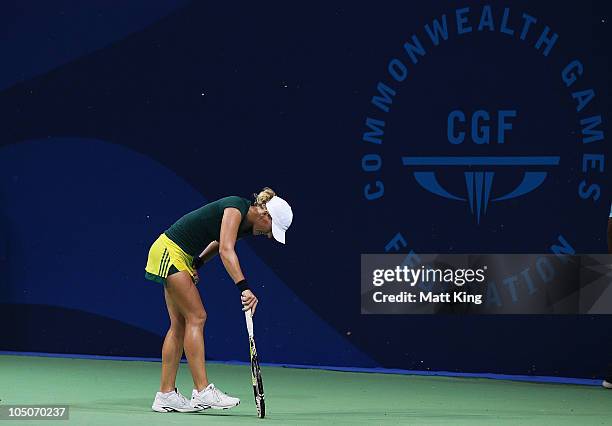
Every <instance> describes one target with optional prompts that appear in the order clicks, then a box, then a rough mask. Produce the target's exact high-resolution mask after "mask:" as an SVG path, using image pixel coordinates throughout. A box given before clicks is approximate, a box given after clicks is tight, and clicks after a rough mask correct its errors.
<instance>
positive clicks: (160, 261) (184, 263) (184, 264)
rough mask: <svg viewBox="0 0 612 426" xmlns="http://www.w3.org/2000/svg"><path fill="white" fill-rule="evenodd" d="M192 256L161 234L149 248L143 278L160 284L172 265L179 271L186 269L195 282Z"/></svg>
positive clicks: (164, 281) (163, 281)
mask: <svg viewBox="0 0 612 426" xmlns="http://www.w3.org/2000/svg"><path fill="white" fill-rule="evenodd" d="M192 262H193V256H191V255H189V254H187V253H185V251H183V249H182V248H180V247H179V246H178V245H177V244H176V243H175V242H174V241H172V240H171V239H170V238H168V237H167V236H166V234H161V235H160V236H159V237H158V238H157V240H155V242H154V243H153V244H152V245H151V248H150V249H149V257H148V258H147V266H146V268H145V278H146V279H148V280H151V281H155V282H158V283H161V284H165V283H166V278H167V277H168V271H169V270H170V267H171V266H174V267H175V268H176V269H177V270H179V271H187V272H189V275H191V279H192V280H193V281H194V282H195V278H194V277H195V274H196V271H195V269H194V268H193V266H191V263H192Z"/></svg>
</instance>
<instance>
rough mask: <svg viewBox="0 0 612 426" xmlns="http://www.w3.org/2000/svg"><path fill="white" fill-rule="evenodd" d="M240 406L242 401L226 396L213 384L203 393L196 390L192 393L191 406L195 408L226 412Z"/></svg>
mask: <svg viewBox="0 0 612 426" xmlns="http://www.w3.org/2000/svg"><path fill="white" fill-rule="evenodd" d="M238 404H240V399H238V398H234V397H233V396H229V395H226V394H225V393H223V392H221V390H220V389H218V388H216V387H215V385H214V384H212V383H211V384H209V385H208V387H206V389H203V390H202V391H201V392H198V391H197V390H196V389H194V390H193V391H192V392H191V405H192V406H193V407H194V408H195V407H197V408H199V409H202V410H205V409H207V408H214V409H216V410H226V409H228V408H232V407H235V406H237V405H238Z"/></svg>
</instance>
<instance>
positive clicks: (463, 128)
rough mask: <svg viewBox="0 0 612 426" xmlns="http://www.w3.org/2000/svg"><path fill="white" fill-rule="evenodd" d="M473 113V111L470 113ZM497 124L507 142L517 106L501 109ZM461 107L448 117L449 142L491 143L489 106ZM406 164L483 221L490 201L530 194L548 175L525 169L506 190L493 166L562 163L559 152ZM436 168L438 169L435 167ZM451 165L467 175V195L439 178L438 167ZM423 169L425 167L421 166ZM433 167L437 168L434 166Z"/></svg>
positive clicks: (425, 183) (426, 183)
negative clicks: (498, 185)
mask: <svg viewBox="0 0 612 426" xmlns="http://www.w3.org/2000/svg"><path fill="white" fill-rule="evenodd" d="M468 115H469V113H468ZM495 116H496V118H497V120H496V121H497V127H496V129H494V130H495V135H496V141H495V142H496V143H497V144H500V145H501V144H504V143H505V141H506V133H507V132H509V131H510V130H512V121H511V119H514V118H516V117H517V111H516V110H499V111H497V113H496V114H495ZM466 121H468V118H467V116H466V113H465V112H463V111H461V110H454V111H451V112H450V114H449V115H448V120H447V137H448V142H449V143H450V144H452V145H460V144H462V143H463V142H465V140H466V135H467V134H469V139H471V141H472V142H473V143H474V144H476V145H488V144H490V143H491V141H492V139H493V137H492V135H491V125H490V124H489V122H490V121H491V114H490V113H489V112H488V111H486V110H477V111H475V112H474V113H473V114H471V117H470V118H469V122H470V125H469V126H467V125H466V124H467V123H466ZM402 164H403V165H404V166H408V167H410V168H414V169H415V171H413V176H414V178H415V179H416V181H417V182H418V183H419V185H421V186H422V187H423V188H424V189H426V190H427V191H429V192H431V193H432V194H436V195H439V196H440V197H444V198H447V199H449V200H455V201H462V202H466V203H468V204H469V208H470V212H471V213H472V214H473V215H474V216H475V218H476V223H480V218H481V216H484V214H485V213H486V212H487V207H488V205H489V203H494V202H499V201H504V200H510V199H512V198H517V197H520V196H521V195H525V194H528V193H529V192H531V191H533V190H535V189H536V188H537V187H539V186H540V185H541V184H542V183H543V182H544V180H545V179H546V176H547V171H546V170H525V171H524V172H523V178H522V181H520V182H519V183H517V185H516V186H515V188H514V189H513V190H512V191H510V192H506V193H504V194H496V193H495V192H494V191H493V182H494V177H495V173H496V172H495V171H492V170H490V168H491V167H500V166H501V167H513V168H517V167H538V168H547V167H554V166H557V165H559V157H558V156H522V157H516V156H503V157H500V156H490V157H489V156H464V157H457V156H437V157H408V156H406V157H402ZM434 168H435V169H434ZM443 168H444V169H447V168H454V169H459V172H460V173H461V172H462V173H463V178H464V179H465V189H466V191H465V196H463V195H457V194H453V193H451V192H450V191H447V190H446V189H445V188H444V187H443V186H442V185H441V184H440V182H438V179H437V177H436V170H440V169H443ZM421 169H422V170H421ZM432 169H433V170H432Z"/></svg>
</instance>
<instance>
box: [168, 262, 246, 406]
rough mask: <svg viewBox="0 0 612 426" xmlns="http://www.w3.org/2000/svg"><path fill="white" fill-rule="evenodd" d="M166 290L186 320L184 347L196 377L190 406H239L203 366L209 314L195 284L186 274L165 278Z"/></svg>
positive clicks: (237, 400) (238, 402) (235, 399)
mask: <svg viewBox="0 0 612 426" xmlns="http://www.w3.org/2000/svg"><path fill="white" fill-rule="evenodd" d="M166 282H167V283H168V285H167V290H168V293H169V295H170V297H171V298H172V300H173V301H174V302H175V304H176V306H177V307H178V309H179V312H180V313H181V315H182V316H183V317H184V318H185V340H184V342H183V346H184V348H185V355H186V356H187V362H188V363H189V368H190V369H191V375H192V377H193V384H194V390H193V392H192V394H191V396H192V397H191V404H192V406H194V407H197V408H201V409H205V408H216V409H226V408H232V407H235V406H237V405H238V404H240V399H238V398H234V397H231V396H229V395H226V394H225V393H223V392H222V391H221V390H220V389H218V388H217V387H215V385H214V384H212V383H209V382H208V376H207V374H206V366H205V364H204V362H205V361H204V323H205V322H206V311H205V310H204V306H203V305H202V299H201V298H200V293H199V292H198V290H197V288H196V286H195V284H194V283H193V281H192V279H191V275H189V273H188V272H186V271H181V272H177V273H174V274H172V275H169V276H168V278H167V279H166Z"/></svg>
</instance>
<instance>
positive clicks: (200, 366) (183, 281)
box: [166, 271, 208, 391]
mask: <svg viewBox="0 0 612 426" xmlns="http://www.w3.org/2000/svg"><path fill="white" fill-rule="evenodd" d="M166 283H167V285H166V291H167V293H168V295H169V296H170V298H171V299H172V301H173V303H174V304H175V306H176V307H177V308H178V311H179V313H180V314H181V315H182V317H183V318H184V319H185V334H184V338H183V347H184V350H185V355H186V356H187V362H188V364H189V369H190V370H191V376H192V377H193V384H194V387H195V388H196V389H197V390H198V391H200V390H202V389H205V388H206V387H207V386H208V377H207V375H206V366H205V364H204V324H205V322H206V311H205V310H204V306H203V305H202V299H201V298H200V293H199V292H198V290H197V288H196V286H195V284H194V283H193V281H192V279H191V276H190V275H189V273H188V272H186V271H180V272H176V273H174V274H172V275H169V276H168V277H167V278H166Z"/></svg>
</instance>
